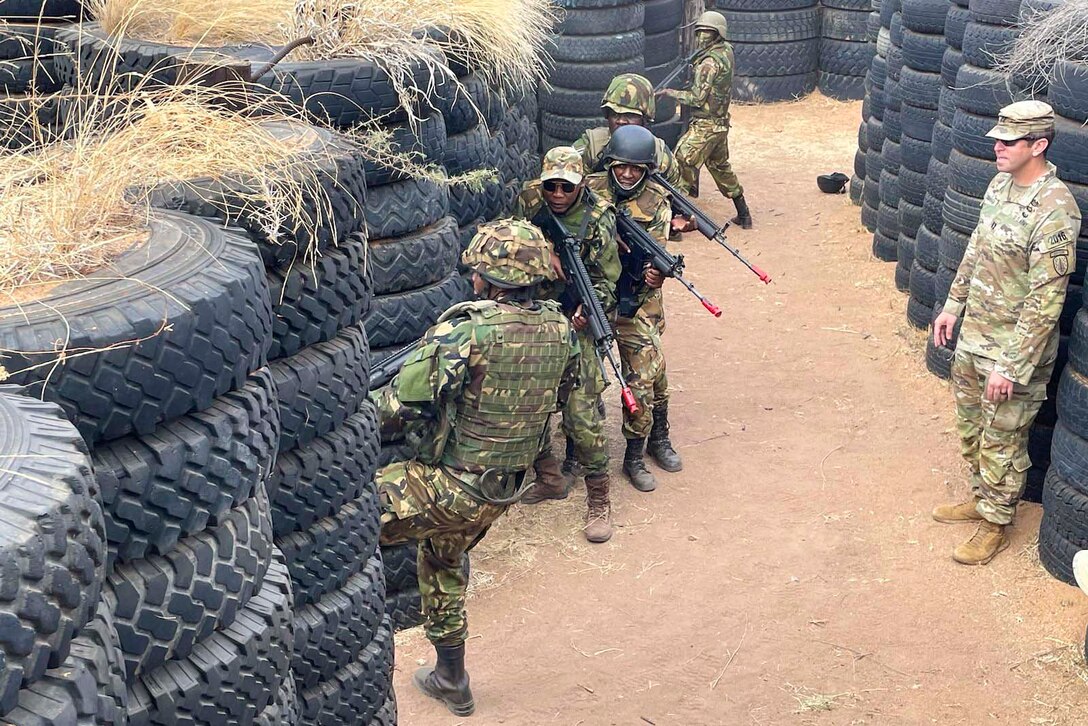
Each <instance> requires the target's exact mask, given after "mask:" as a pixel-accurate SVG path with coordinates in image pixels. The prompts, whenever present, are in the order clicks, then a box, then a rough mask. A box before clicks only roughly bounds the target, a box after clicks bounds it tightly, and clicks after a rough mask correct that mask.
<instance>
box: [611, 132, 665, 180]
mask: <svg viewBox="0 0 1088 726" xmlns="http://www.w3.org/2000/svg"><path fill="white" fill-rule="evenodd" d="M603 161H604V163H605V166H607V167H609V168H611V167H612V165H613V164H637V165H638V166H645V167H646V169H647V170H648V171H653V169H654V167H655V166H656V164H657V137H655V136H654V135H653V132H652V131H650V130H649V129H647V128H645V127H643V126H634V125H627V126H620V127H619V128H618V129H616V130H615V131H613V132H612V138H611V139H610V140H609V142H608V146H606V147H605V149H604V156H603Z"/></svg>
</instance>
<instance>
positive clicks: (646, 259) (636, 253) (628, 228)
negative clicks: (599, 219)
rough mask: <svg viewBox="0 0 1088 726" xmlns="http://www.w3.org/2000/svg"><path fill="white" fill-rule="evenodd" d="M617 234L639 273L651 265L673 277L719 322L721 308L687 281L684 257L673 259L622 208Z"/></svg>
mask: <svg viewBox="0 0 1088 726" xmlns="http://www.w3.org/2000/svg"><path fill="white" fill-rule="evenodd" d="M586 194H587V197H588V198H589V199H590V201H592V200H593V199H595V195H594V194H593V193H592V192H591V191H590V190H589V189H586ZM616 231H617V232H619V235H620V239H622V240H623V241H624V243H625V244H626V245H627V246H628V247H629V248H630V249H631V252H630V253H629V254H628V258H629V259H630V258H634V262H635V263H636V265H635V267H636V269H637V270H638V271H639V272H640V273H641V269H642V267H643V266H644V265H645V264H646V263H649V264H650V265H652V266H653V267H654V269H656V270H658V271H659V272H660V273H661V274H663V275H664V276H665V277H671V278H673V279H675V280H676V281H677V282H679V283H680V284H681V285H683V286H684V287H686V288H687V290H688V292H690V293H691V294H692V295H694V296H695V297H697V298H698V299H699V302H701V303H702V304H703V307H704V308H706V309H707V311H709V312H710V314H711V315H713V316H714V317H716V318H720V317H721V316H722V309H721V308H720V307H718V306H717V305H715V304H714V303H713V302H711V301H710V300H709V299H708V298H707V297H706V296H705V295H703V294H702V293H701V292H699V291H698V290H696V289H695V285H693V284H691V282H689V281H688V280H686V279H684V256H683V255H674V254H672V253H670V252H669V251H668V250H666V249H665V248H664V247H662V246H661V245H660V243H658V241H657V240H655V239H654V238H653V235H651V234H650V233H649V232H647V231H646V230H645V229H643V227H642V225H641V224H639V223H638V222H636V221H635V220H634V218H633V217H632V216H631V212H630V210H628V209H626V208H625V207H623V206H618V207H616ZM637 263H641V264H637ZM624 317H629V316H624Z"/></svg>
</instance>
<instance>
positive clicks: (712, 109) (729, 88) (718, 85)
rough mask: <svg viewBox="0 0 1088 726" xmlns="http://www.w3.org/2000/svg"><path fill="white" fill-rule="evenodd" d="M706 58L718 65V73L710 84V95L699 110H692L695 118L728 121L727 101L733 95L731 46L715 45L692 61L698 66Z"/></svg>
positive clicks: (693, 64)
mask: <svg viewBox="0 0 1088 726" xmlns="http://www.w3.org/2000/svg"><path fill="white" fill-rule="evenodd" d="M706 58H713V59H714V60H715V61H717V63H718V73H717V75H716V76H715V77H714V79H713V80H714V83H712V84H711V87H710V94H709V96H708V97H707V100H706V103H705V104H704V105H703V106H702V107H701V108H696V109H693V110H692V114H691V115H692V116H694V117H695V118H705V119H712V120H714V121H725V122H728V121H729V100H730V97H731V95H732V93H733V46H732V45H730V44H729V43H724V42H723V43H717V44H715V45H712V46H710V47H709V48H707V49H706V50H705V51H703V52H702V53H700V54H699V55H698V57H696V58H695V59H694V60H693V61H692V66H696V65H698V64H699V63H700V62H702V61H703V60H704V59H706Z"/></svg>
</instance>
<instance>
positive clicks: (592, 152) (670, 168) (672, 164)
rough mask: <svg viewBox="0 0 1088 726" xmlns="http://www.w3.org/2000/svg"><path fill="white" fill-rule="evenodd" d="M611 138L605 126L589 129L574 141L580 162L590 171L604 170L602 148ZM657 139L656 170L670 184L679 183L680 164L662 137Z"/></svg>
mask: <svg viewBox="0 0 1088 726" xmlns="http://www.w3.org/2000/svg"><path fill="white" fill-rule="evenodd" d="M611 139H612V134H611V133H609V131H608V127H607V126H601V127H598V128H595V129H589V130H588V131H586V132H585V133H584V134H582V135H581V136H579V137H578V140H577V141H575V142H574V148H575V149H577V150H578V151H579V153H581V154H582V164H584V165H585V168H586V169H587V170H588V171H590V172H597V171H604V168H603V167H602V165H601V159H602V157H604V149H605V147H606V146H608V142H609V141H610V140H611ZM656 141H657V171H659V172H661V175H662V176H663V177H665V178H666V179H668V180H669V182H670V183H671V184H679V183H680V165H679V164H677V163H676V157H675V156H674V155H673V153H672V149H670V148H669V145H668V144H666V143H665V142H664V141H663V140H662V139H656Z"/></svg>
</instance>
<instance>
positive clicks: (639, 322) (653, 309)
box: [586, 172, 672, 439]
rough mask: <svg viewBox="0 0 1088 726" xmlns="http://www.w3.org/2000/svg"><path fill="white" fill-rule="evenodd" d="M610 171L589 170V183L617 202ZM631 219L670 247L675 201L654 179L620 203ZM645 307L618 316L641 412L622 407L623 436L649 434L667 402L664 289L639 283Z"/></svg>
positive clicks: (626, 369) (625, 363)
mask: <svg viewBox="0 0 1088 726" xmlns="http://www.w3.org/2000/svg"><path fill="white" fill-rule="evenodd" d="M608 174H609V172H604V173H600V174H590V175H589V176H587V177H586V186H588V187H589V188H590V189H591V190H592V191H593V193H594V194H596V195H597V196H598V197H600V198H604V199H607V200H609V201H610V202H612V203H615V201H616V197H615V194H614V193H613V191H612V188H611V186H610V185H609V181H608ZM622 205H623V208H624V209H626V210H627V211H629V212H630V213H631V217H632V219H634V220H635V221H636V222H638V223H639V224H641V225H642V226H643V227H645V228H646V230H647V231H648V232H649V233H650V234H651V235H653V237H654V239H656V240H657V241H658V242H659V243H661V245H662V246H667V244H668V239H669V229H670V226H671V221H672V205H671V204H670V202H669V197H668V195H667V194H666V193H665V192H664V191H663V190H662V189H661V188H660V187H658V186H657V185H655V184H654V183H653V182H647V183H646V184H645V185H644V186H643V189H642V193H641V194H639V195H638V196H636V197H632V198H631V199H628V200H626V201H624V202H622ZM623 274H624V275H636V276H637V277H638V279H640V280H641V279H642V271H641V270H626V269H625V270H624V272H623ZM641 291H642V292H641V296H640V299H641V305H640V306H639V309H638V312H637V313H636V314H635V316H634V317H633V318H624V317H620V318H617V319H616V342H617V344H618V345H619V349H620V365H621V366H622V368H623V374H624V377H625V378H626V379H627V385H629V386H630V387H631V392H632V393H633V394H634V395H635V400H636V401H637V402H638V413H637V414H635V415H634V416H632V415H631V414H630V413H629V412H628V411H627V410H626V409H624V421H623V435H624V438H628V439H640V438H645V437H647V436H649V434H650V428H651V427H652V426H653V408H654V406H655V405H660V404H663V403H666V402H668V400H669V383H668V378H667V376H666V371H665V355H664V352H663V350H662V348H661V334H662V333H663V332H664V331H665V308H664V304H663V299H662V296H661V290H653V289H651V288H649V287H647V286H645V285H642V287H641Z"/></svg>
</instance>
